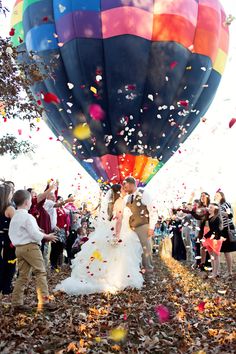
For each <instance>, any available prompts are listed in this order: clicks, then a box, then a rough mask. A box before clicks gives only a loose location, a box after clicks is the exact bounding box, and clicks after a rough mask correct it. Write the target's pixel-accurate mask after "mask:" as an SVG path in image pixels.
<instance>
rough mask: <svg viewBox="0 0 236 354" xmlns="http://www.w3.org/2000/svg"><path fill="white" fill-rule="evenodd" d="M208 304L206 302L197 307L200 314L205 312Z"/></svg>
mask: <svg viewBox="0 0 236 354" xmlns="http://www.w3.org/2000/svg"><path fill="white" fill-rule="evenodd" d="M205 305H206V303H205V302H204V301H202V302H200V303H199V304H198V306H197V309H198V311H199V312H203V311H204V310H205Z"/></svg>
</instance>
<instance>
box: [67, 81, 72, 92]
mask: <svg viewBox="0 0 236 354" xmlns="http://www.w3.org/2000/svg"><path fill="white" fill-rule="evenodd" d="M67 86H68V88H69V90H72V89H73V88H74V85H73V84H72V83H70V82H68V83H67Z"/></svg>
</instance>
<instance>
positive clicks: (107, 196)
mask: <svg viewBox="0 0 236 354" xmlns="http://www.w3.org/2000/svg"><path fill="white" fill-rule="evenodd" d="M112 198H113V191H112V189H109V190H108V192H105V193H103V195H102V198H101V208H100V212H99V216H98V222H104V221H108V220H109V215H108V205H109V203H111V202H112Z"/></svg>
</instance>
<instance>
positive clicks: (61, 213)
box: [57, 207, 70, 231]
mask: <svg viewBox="0 0 236 354" xmlns="http://www.w3.org/2000/svg"><path fill="white" fill-rule="evenodd" d="M57 227H59V229H65V230H66V231H69V227H70V219H69V215H68V214H67V212H66V210H65V209H64V208H63V207H61V208H57Z"/></svg>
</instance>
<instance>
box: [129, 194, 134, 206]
mask: <svg viewBox="0 0 236 354" xmlns="http://www.w3.org/2000/svg"><path fill="white" fill-rule="evenodd" d="M130 202H131V204H133V202H134V195H133V194H132V195H131V199H130Z"/></svg>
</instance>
